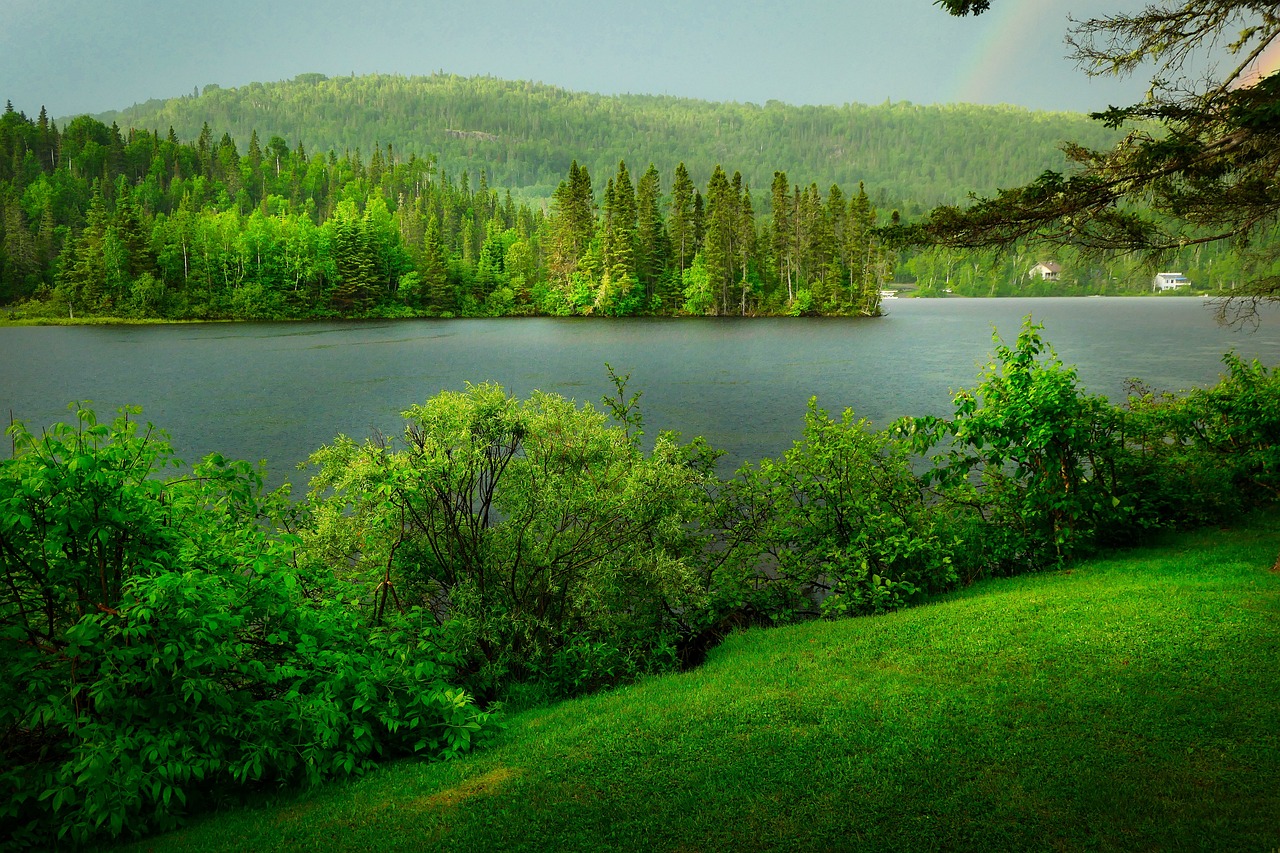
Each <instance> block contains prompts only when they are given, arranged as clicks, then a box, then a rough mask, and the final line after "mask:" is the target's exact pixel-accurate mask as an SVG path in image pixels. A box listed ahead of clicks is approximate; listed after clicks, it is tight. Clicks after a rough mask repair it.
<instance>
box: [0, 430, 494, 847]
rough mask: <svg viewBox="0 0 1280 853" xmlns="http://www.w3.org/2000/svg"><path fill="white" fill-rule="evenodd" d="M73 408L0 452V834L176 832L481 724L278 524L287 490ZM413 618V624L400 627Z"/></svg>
mask: <svg viewBox="0 0 1280 853" xmlns="http://www.w3.org/2000/svg"><path fill="white" fill-rule="evenodd" d="M128 414H129V413H127V412H126V413H122V415H121V417H120V418H119V419H117V420H116V421H115V423H114V424H113V425H112V426H110V427H107V426H105V425H101V424H98V423H97V422H96V421H95V419H94V416H93V413H92V412H91V411H89V410H87V409H83V408H81V409H78V410H77V423H76V424H73V425H68V424H59V425H55V426H54V427H52V428H50V429H49V430H47V431H45V432H44V433H43V434H42V435H40V436H35V435H32V434H31V433H30V432H28V431H27V430H26V429H25V428H23V427H22V425H20V424H19V425H15V426H14V427H12V428H11V429H10V434H11V435H12V436H13V439H14V442H15V447H16V454H15V456H14V457H13V458H12V459H7V460H3V462H0V572H2V573H3V576H4V585H3V589H2V590H0V643H3V644H4V646H5V649H6V652H5V655H4V657H3V662H2V663H0V666H2V667H3V670H2V671H0V743H2V744H3V750H4V758H5V763H4V768H3V770H2V771H0V788H2V789H3V790H4V795H5V796H4V797H3V801H2V802H3V805H0V832H3V833H4V834H5V835H7V836H9V837H11V838H13V839H14V840H15V841H16V842H17V843H19V844H25V845H31V846H39V847H47V846H49V845H51V844H52V843H53V841H54V839H55V838H60V839H66V840H70V841H73V842H80V843H82V842H86V841H89V840H91V839H94V838H96V837H98V836H101V835H109V836H113V837H114V836H119V835H121V834H122V833H124V832H126V831H127V832H142V831H145V830H149V829H154V828H163V827H168V826H172V825H173V824H174V823H175V822H176V821H177V820H178V819H179V818H180V816H181V815H182V814H183V813H184V812H185V811H186V805H187V804H188V803H190V802H191V800H192V798H193V796H195V795H196V794H199V795H200V796H201V798H202V799H203V798H207V797H208V796H209V795H220V794H226V793H228V792H234V791H235V790H237V789H239V788H241V787H242V786H244V785H246V784H253V783H266V782H271V783H284V782H293V781H301V782H314V781H316V780H319V779H322V778H325V777H329V776H334V775H345V774H351V773H357V772H361V771H362V770H364V769H365V768H367V767H369V766H371V764H372V762H373V761H374V760H375V759H376V758H377V757H379V756H383V755H391V754H401V753H411V752H417V751H421V752H424V753H425V754H428V755H441V756H449V755H454V754H458V753H460V752H462V751H465V750H466V749H467V748H468V747H469V745H470V743H471V742H472V740H473V739H474V738H476V737H477V736H482V735H483V734H484V733H485V732H487V731H488V730H489V729H490V728H491V727H492V722H491V721H490V719H489V718H488V716H487V715H486V714H484V713H482V712H480V711H479V710H478V709H476V707H475V706H474V705H473V704H472V703H471V701H470V699H469V698H468V697H467V696H466V694H465V693H463V692H462V691H459V690H456V689H453V688H451V687H450V686H449V684H448V682H447V681H446V677H447V676H448V675H450V674H451V667H450V665H449V661H448V660H447V659H443V658H441V656H440V655H439V654H438V653H437V652H436V650H435V649H434V647H432V646H431V645H430V643H429V640H430V634H429V633H427V632H424V631H423V630H421V629H420V628H417V627H414V626H410V625H407V624H402V625H398V626H388V627H384V628H382V629H379V630H374V631H370V630H369V629H368V628H367V627H366V626H365V625H363V624H362V623H361V620H360V618H359V615H358V613H357V612H356V611H354V610H352V609H351V608H350V607H349V606H348V604H347V602H346V599H347V598H348V596H349V594H350V593H349V591H348V590H347V589H345V588H344V587H343V586H342V585H341V584H338V583H336V582H334V581H333V579H332V578H329V577H326V576H325V575H324V574H323V573H315V574H311V575H302V574H298V573H297V572H295V570H294V569H293V566H292V564H291V559H290V557H291V549H292V546H293V542H292V541H291V538H290V537H288V536H284V535H274V533H273V530H272V528H273V526H274V525H276V524H278V523H279V522H280V521H281V516H282V513H283V511H284V499H283V498H282V497H281V496H264V495H263V494H262V490H261V477H260V475H258V474H257V473H256V472H254V471H253V470H252V469H251V468H250V467H249V466H247V465H246V464H244V463H229V462H227V461H225V460H223V459H221V458H219V457H210V458H209V459H207V460H205V462H203V463H202V464H200V465H198V466H196V467H195V468H194V469H193V470H192V472H191V473H190V474H189V475H188V476H184V477H180V478H176V479H171V480H169V481H168V482H163V481H161V479H159V476H158V475H159V474H161V473H162V472H163V470H164V469H165V468H166V467H168V466H169V465H170V464H171V463H172V459H171V455H170V450H169V447H168V445H167V444H166V443H165V441H164V440H163V439H162V438H161V437H159V436H157V435H156V434H155V433H154V432H153V431H152V430H150V429H149V428H148V429H147V430H146V431H143V432H142V433H139V430H138V427H137V424H136V423H135V422H134V421H132V420H131V419H130V418H129V417H128ZM411 627H412V630H409V629H410V628H411Z"/></svg>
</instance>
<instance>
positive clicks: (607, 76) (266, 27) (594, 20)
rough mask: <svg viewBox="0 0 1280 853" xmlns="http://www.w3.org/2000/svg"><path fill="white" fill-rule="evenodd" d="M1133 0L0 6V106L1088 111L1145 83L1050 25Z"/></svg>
mask: <svg viewBox="0 0 1280 853" xmlns="http://www.w3.org/2000/svg"><path fill="white" fill-rule="evenodd" d="M1141 5H1142V3H1140V2H1131V0H1072V2H1063V0H996V2H994V3H993V4H992V10H991V11H990V12H988V13H986V14H984V15H981V16H979V17H976V18H974V17H970V18H953V17H951V16H949V15H947V14H946V13H944V12H943V11H941V10H940V9H938V8H937V7H935V6H934V5H933V3H932V0H788V1H787V2H769V3H763V2H754V1H753V0H647V2H616V0H556V2H501V0H461V2H459V0H455V2H451V3H444V2H440V0H416V2H413V1H412V0H358V2H357V0H343V2H338V0H305V2H303V0H203V2H199V3H194V2H189V0H106V2H104V0H0V98H6V99H8V100H10V101H12V102H13V105H14V107H15V108H16V109H19V110H22V111H23V112H25V113H27V114H28V115H31V116H34V115H35V114H36V113H37V112H39V109H40V107H41V106H42V105H43V106H45V107H46V108H47V109H48V112H49V115H50V116H52V117H65V116H70V115H78V114H81V113H86V112H101V111H105V110H109V109H122V108H124V107H128V106H130V105H132V104H134V103H138V102H142V101H145V100H147V99H149V98H167V97H174V96H178V95H184V94H190V93H191V92H192V91H193V90H194V89H195V87H198V86H199V87H203V86H204V85H206V84H209V83H216V84H218V85H220V86H223V87H230V86H239V85H243V84H246V83H250V82H255V81H257V82H269V81H274V80H285V79H289V78H292V77H294V76H296V75H297V74H300V73H304V72H320V73H323V74H327V75H329V76H336V75H342V74H351V73H355V74H366V73H373V72H379V73H393V74H403V75H419V74H431V73H434V72H437V71H444V72H446V73H453V74H460V75H463V76H472V75H490V76H494V77H499V78H503V79H509V80H533V81H537V82H542V83H548V84H552V85H556V86H560V87H563V88H566V89H572V90H576V91H586V92H597V93H601V94H620V93H636V94H659V95H661V94H667V95H677V96H682V97H692V98H701V99H705V100H716V101H741V102H752V103H758V104H763V103H765V102H766V101H769V100H779V101H784V102H787V103H791V104H845V103H866V104H878V103H883V102H884V101H886V100H891V101H894V102H898V101H911V102H913V103H917V104H934V103H956V102H968V103H979V104H1015V105H1019V106H1023V107H1028V108H1032V109H1045V110H1071V111H1079V112H1088V111H1091V110H1098V109H1103V108H1105V107H1106V106H1108V105H1111V104H1115V105H1122V104H1129V103H1134V102H1137V101H1138V100H1140V99H1141V97H1142V94H1143V92H1144V90H1145V82H1146V81H1145V79H1144V78H1142V77H1139V78H1137V79H1130V80H1116V79H1114V78H1107V79H1102V80H1097V79H1090V78H1088V77H1087V76H1086V75H1085V74H1084V73H1083V72H1081V71H1080V70H1078V69H1077V68H1076V67H1075V65H1074V63H1073V62H1072V61H1070V60H1069V59H1067V58H1066V56H1065V54H1066V47H1065V45H1064V44H1063V37H1064V35H1065V34H1066V31H1067V29H1068V26H1069V22H1068V20H1067V15H1068V13H1069V12H1070V13H1071V14H1073V15H1075V16H1077V17H1088V16H1090V15H1098V14H1102V13H1106V12H1114V11H1116V10H1117V9H1123V8H1129V9H1132V8H1137V7H1140V6H1141Z"/></svg>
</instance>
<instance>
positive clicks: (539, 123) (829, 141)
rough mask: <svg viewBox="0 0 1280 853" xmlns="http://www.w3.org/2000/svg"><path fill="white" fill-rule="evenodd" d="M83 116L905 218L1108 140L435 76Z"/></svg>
mask: <svg viewBox="0 0 1280 853" xmlns="http://www.w3.org/2000/svg"><path fill="white" fill-rule="evenodd" d="M96 117H97V118H98V119H99V120H101V121H102V122H103V123H105V124H111V123H112V122H115V123H117V124H118V125H119V126H120V127H122V128H127V127H137V128H151V129H156V128H159V129H160V130H161V131H163V130H164V129H165V128H168V127H173V128H174V130H175V131H176V132H177V134H178V136H179V138H182V139H194V138H195V137H196V136H197V135H198V134H199V133H200V129H201V127H202V126H203V125H204V124H205V123H206V122H208V123H209V124H210V125H211V126H212V127H215V128H219V129H221V130H225V131H226V132H228V133H230V134H231V135H232V136H233V137H234V138H236V139H238V140H247V139H248V138H249V135H250V134H251V133H252V132H253V131H254V130H257V132H258V133H260V134H262V135H263V138H264V139H265V138H268V137H270V136H272V135H278V136H281V137H284V138H285V139H289V140H291V141H294V142H302V143H303V144H305V145H306V146H307V148H308V149H309V150H318V151H327V150H329V149H333V150H335V151H337V152H338V153H339V154H341V153H342V152H343V151H344V150H346V151H355V150H357V149H358V150H360V151H362V152H365V154H366V156H367V155H368V153H369V152H371V151H373V150H374V149H375V148H385V147H386V146H388V145H390V146H391V147H392V148H393V149H394V150H395V151H400V152H405V153H406V154H407V153H408V152H417V153H418V154H419V156H423V155H425V154H426V153H427V152H430V153H431V154H432V155H433V156H435V157H436V158H437V162H438V164H439V165H440V167H441V168H443V169H446V170H447V171H449V172H450V173H453V174H458V173H460V172H462V171H463V170H464V169H468V170H470V171H471V173H472V174H473V175H474V174H476V172H477V171H478V169H479V168H480V167H483V168H484V169H485V170H486V171H487V173H488V176H489V180H490V182H491V183H492V184H493V185H494V186H502V187H506V188H509V189H511V191H512V192H513V193H514V194H515V195H516V196H517V197H518V198H519V197H527V198H546V197H548V196H550V195H551V193H552V192H553V191H554V190H555V188H556V186H557V185H558V184H559V182H560V181H561V180H562V179H563V178H564V176H565V174H566V173H567V172H568V169H569V164H570V163H571V162H572V161H574V160H577V161H578V163H579V164H581V165H583V166H586V167H587V168H588V169H589V170H590V173H591V174H592V175H596V176H602V175H606V174H611V173H612V172H613V170H614V169H615V168H616V167H617V165H618V161H619V160H626V161H627V162H628V163H634V164H636V165H637V166H640V165H643V164H648V163H653V164H655V165H656V166H657V168H658V170H659V171H660V172H661V173H662V174H663V175H670V174H672V172H673V171H674V169H675V167H676V166H677V165H678V164H679V163H684V164H685V167H686V168H687V169H688V171H689V174H690V175H691V176H692V178H693V180H694V181H695V182H696V183H698V184H699V185H705V183H706V182H707V181H708V180H710V178H711V174H712V172H713V171H714V170H715V167H716V166H717V165H721V164H723V165H724V166H725V167H726V168H728V167H729V165H728V164H734V165H733V168H736V169H738V170H740V171H741V173H742V177H743V180H744V181H745V182H746V183H748V184H750V185H751V186H752V187H757V188H759V187H764V186H767V185H768V184H769V183H770V182H771V181H772V179H773V172H774V170H777V169H781V170H784V171H787V172H789V173H790V174H793V175H803V176H805V180H806V181H813V182H815V183H817V184H818V186H820V187H824V188H825V187H829V186H830V185H832V184H839V185H841V186H843V187H846V188H851V187H855V186H857V185H858V183H859V182H863V183H865V184H866V186H867V187H868V188H869V191H870V192H871V197H872V201H873V202H875V204H876V205H877V206H878V207H881V208H883V209H891V208H899V209H901V210H902V211H903V213H904V214H907V215H914V214H916V213H922V212H924V211H925V210H927V209H928V208H930V207H932V206H933V205H935V204H941V203H958V202H961V201H963V200H964V199H965V198H967V196H968V193H969V192H970V191H973V192H978V193H989V192H992V191H994V190H996V189H997V188H999V187H1006V186H1010V185H1013V184H1017V183H1023V182H1025V181H1028V180H1030V179H1032V178H1034V177H1035V176H1036V175H1038V174H1039V173H1040V171H1041V170H1042V169H1044V168H1045V167H1046V165H1048V164H1053V163H1056V162H1059V161H1060V160H1061V155H1060V153H1059V151H1058V148H1059V146H1060V145H1061V144H1062V143H1063V141H1064V140H1067V139H1074V140H1078V141H1080V142H1081V143H1083V144H1085V145H1089V146H1093V147H1109V146H1110V145H1111V144H1112V143H1114V142H1115V141H1116V139H1118V138H1119V133H1118V132H1117V131H1114V130H1109V129H1107V128H1106V127H1104V126H1103V125H1101V124H1100V123H1098V122H1095V121H1091V120H1090V119H1089V118H1088V117H1086V116H1083V115H1079V114H1076V113H1047V112H1035V111H1031V110H1026V109H1022V108H1018V107H1011V106H1001V107H986V106H974V105H966V104H957V105H945V106H921V105H917V104H912V103H908V102H899V103H885V104H880V105H874V106H869V105H863V104H846V105H844V106H793V105H789V104H783V103H779V102H777V101H769V102H768V103H766V104H764V105H763V106H761V105H756V104H750V103H713V102H708V101H699V100H691V99H686V98H675V97H667V96H656V95H617V96H603V95H594V94H587V93H582V92H571V91H567V90H565V89H560V88H557V87H555V86H548V85H543V84H541V83H530V82H511V81H505V80H499V79H496V78H493V77H459V76H456V75H449V74H436V75H432V76H428V77H400V76H393V75H370V76H361V77H335V78H327V77H325V76H324V75H322V74H302V75H299V76H298V77H295V78H294V79H293V80H291V81H285V82H277V83H251V84H249V85H246V86H240V87H237V88H220V87H218V86H216V85H208V86H205V87H204V88H203V89H202V90H201V91H200V92H199V93H198V94H197V93H194V92H193V93H192V94H191V95H188V96H185V97H180V98H173V99H169V100H153V101H148V102H146V103H144V104H140V105H136V106H133V107H130V108H129V109H125V110H120V111H117V112H110V113H102V114H99V115H97V116H96ZM975 155H977V156H975Z"/></svg>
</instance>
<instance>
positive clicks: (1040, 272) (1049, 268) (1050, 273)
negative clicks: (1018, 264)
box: [1027, 261, 1062, 281]
mask: <svg viewBox="0 0 1280 853" xmlns="http://www.w3.org/2000/svg"><path fill="white" fill-rule="evenodd" d="M1061 272H1062V266H1061V265H1060V264H1057V263H1055V262H1054V261H1041V262H1040V263H1038V264H1036V265H1035V266H1034V267H1032V268H1031V271H1030V272H1029V273H1027V277H1028V278H1040V279H1042V280H1043V281H1057V280H1058V275H1059V274H1060V273H1061Z"/></svg>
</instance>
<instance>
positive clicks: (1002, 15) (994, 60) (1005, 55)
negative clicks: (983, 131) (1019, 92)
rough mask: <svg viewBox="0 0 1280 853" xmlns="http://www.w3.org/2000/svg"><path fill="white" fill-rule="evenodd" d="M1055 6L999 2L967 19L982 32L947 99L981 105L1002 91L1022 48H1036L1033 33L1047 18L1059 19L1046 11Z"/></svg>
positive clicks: (969, 23) (1047, 3)
mask: <svg viewBox="0 0 1280 853" xmlns="http://www.w3.org/2000/svg"><path fill="white" fill-rule="evenodd" d="M1052 6H1053V4H1052V3H1049V2H1020V3H996V4H993V5H992V7H991V11H989V12H988V13H987V14H985V15H982V16H981V17H979V18H977V19H975V20H971V21H965V22H964V24H965V26H968V27H973V26H975V25H976V26H978V27H980V28H981V29H982V33H981V35H980V36H979V37H978V40H977V41H976V42H975V43H974V45H973V48H972V49H971V50H970V51H969V56H968V58H967V59H966V61H965V62H964V64H963V65H962V66H961V67H960V69H959V71H958V73H957V74H956V76H955V78H954V80H955V83H954V85H953V86H952V87H951V88H950V91H949V92H948V97H946V98H945V99H944V100H945V101H948V102H951V103H971V104H980V103H984V102H986V101H988V100H990V99H991V97H992V96H993V94H994V93H996V92H999V91H1001V90H1003V89H1004V88H1005V87H1004V86H1003V85H1002V84H1003V83H1005V82H1006V81H1007V80H1008V79H1009V76H1010V75H1011V74H1015V73H1017V68H1018V66H1019V64H1020V63H1019V54H1020V51H1022V50H1028V49H1034V48H1033V47H1032V45H1033V40H1032V39H1031V38H1030V36H1031V35H1032V34H1033V33H1034V32H1035V30H1036V28H1037V27H1042V26H1044V25H1045V23H1044V22H1045V21H1046V19H1048V20H1056V19H1055V18H1053V16H1052V14H1051V13H1050V14H1046V12H1050V8H1051V7H1052ZM1037 41H1038V40H1037ZM1065 50H1066V49H1065V48H1063V51H1064V53H1065Z"/></svg>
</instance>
